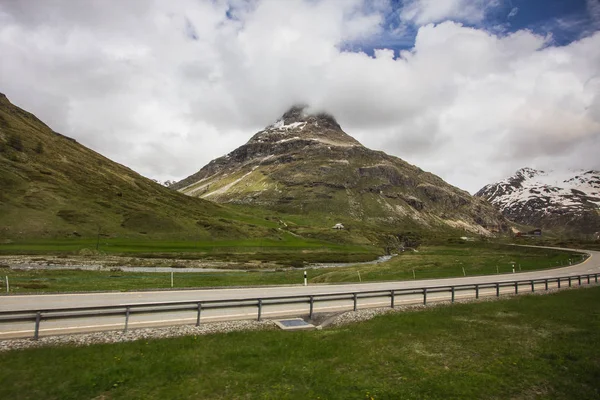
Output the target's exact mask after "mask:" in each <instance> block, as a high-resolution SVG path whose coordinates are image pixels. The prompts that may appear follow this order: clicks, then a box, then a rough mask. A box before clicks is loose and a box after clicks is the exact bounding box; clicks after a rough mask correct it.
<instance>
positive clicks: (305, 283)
mask: <svg viewBox="0 0 600 400" xmlns="http://www.w3.org/2000/svg"><path fill="white" fill-rule="evenodd" d="M306 285H308V281H307V280H306V271H304V286H306Z"/></svg>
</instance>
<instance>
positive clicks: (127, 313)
mask: <svg viewBox="0 0 600 400" xmlns="http://www.w3.org/2000/svg"><path fill="white" fill-rule="evenodd" d="M127 325H129V307H127V308H126V309H125V329H124V330H123V333H127Z"/></svg>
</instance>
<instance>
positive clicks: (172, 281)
mask: <svg viewBox="0 0 600 400" xmlns="http://www.w3.org/2000/svg"><path fill="white" fill-rule="evenodd" d="M171 287H173V271H171Z"/></svg>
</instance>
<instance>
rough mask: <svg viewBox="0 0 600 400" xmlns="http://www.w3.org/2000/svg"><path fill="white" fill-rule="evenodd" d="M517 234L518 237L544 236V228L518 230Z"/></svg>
mask: <svg viewBox="0 0 600 400" xmlns="http://www.w3.org/2000/svg"><path fill="white" fill-rule="evenodd" d="M515 236H516V237H531V236H542V230H541V229H539V228H538V229H534V230H532V231H529V232H517V233H515Z"/></svg>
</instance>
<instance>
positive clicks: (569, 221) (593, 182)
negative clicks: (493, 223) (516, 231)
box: [475, 168, 600, 233]
mask: <svg viewBox="0 0 600 400" xmlns="http://www.w3.org/2000/svg"><path fill="white" fill-rule="evenodd" d="M475 195H476V196H479V197H483V198H485V199H486V200H488V201H489V202H491V203H492V204H493V205H495V206H496V207H497V208H498V209H499V210H500V211H501V212H502V214H504V216H505V217H507V218H508V219H510V220H513V221H515V222H518V223H522V224H527V225H535V226H540V227H548V228H565V229H567V230H571V231H576V232H580V233H594V232H597V231H599V230H600V171H593V170H591V171H585V170H578V171H573V170H571V171H539V170H535V169H532V168H522V169H520V170H518V171H517V172H516V173H515V174H514V175H513V176H511V177H509V178H506V179H503V180H501V181H499V182H497V183H494V184H491V185H487V186H485V187H483V188H482V189H481V190H480V191H479V192H477V193H476V194H475Z"/></svg>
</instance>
